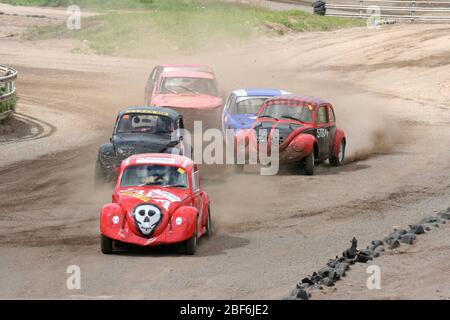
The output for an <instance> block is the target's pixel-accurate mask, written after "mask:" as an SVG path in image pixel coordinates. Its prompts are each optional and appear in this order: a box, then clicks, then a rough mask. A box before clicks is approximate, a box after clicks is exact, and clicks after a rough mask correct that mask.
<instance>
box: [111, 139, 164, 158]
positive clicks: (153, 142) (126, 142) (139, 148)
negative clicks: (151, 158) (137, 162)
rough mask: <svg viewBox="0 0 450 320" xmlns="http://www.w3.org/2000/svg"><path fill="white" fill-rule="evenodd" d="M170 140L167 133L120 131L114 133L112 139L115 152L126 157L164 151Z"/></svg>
mask: <svg viewBox="0 0 450 320" xmlns="http://www.w3.org/2000/svg"><path fill="white" fill-rule="evenodd" d="M170 141H171V135H170V134H169V133H164V134H153V133H122V134H116V135H115V136H114V139H113V143H114V147H115V149H116V152H118V153H119V154H121V155H123V157H126V158H127V157H129V156H131V155H134V154H139V153H160V152H164V150H165V148H166V147H167V145H168V144H169V143H170ZM119 149H120V150H119Z"/></svg>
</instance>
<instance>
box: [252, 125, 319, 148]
mask: <svg viewBox="0 0 450 320" xmlns="http://www.w3.org/2000/svg"><path fill="white" fill-rule="evenodd" d="M311 128H312V126H311V125H309V124H303V123H300V122H297V121H289V120H278V121H272V120H268V121H267V120H263V121H260V120H259V121H257V122H256V123H255V124H254V126H253V129H254V130H255V133H256V135H257V137H258V142H260V138H261V137H264V136H265V135H266V134H269V135H271V134H273V132H274V130H278V134H279V143H280V146H283V144H285V143H289V141H290V140H292V137H293V136H296V135H297V134H299V133H300V132H303V131H307V130H308V129H311ZM263 141H264V139H263Z"/></svg>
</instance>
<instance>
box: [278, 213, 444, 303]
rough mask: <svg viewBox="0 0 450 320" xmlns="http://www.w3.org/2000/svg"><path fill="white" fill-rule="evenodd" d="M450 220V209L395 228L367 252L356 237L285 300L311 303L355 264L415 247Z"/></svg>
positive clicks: (299, 284)
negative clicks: (403, 247) (318, 292)
mask: <svg viewBox="0 0 450 320" xmlns="http://www.w3.org/2000/svg"><path fill="white" fill-rule="evenodd" d="M447 220H450V207H449V208H448V209H447V210H444V211H441V212H439V213H437V214H436V215H434V216H427V217H425V218H423V219H422V221H421V222H420V223H418V224H413V225H410V226H409V228H407V229H395V230H394V231H393V232H391V233H390V234H389V235H388V236H386V237H385V238H384V239H383V240H373V241H372V242H371V244H370V245H369V246H367V247H366V249H363V250H358V248H357V245H358V241H357V240H356V238H353V239H352V241H351V246H350V248H348V249H347V250H345V251H344V252H343V253H342V255H341V256H340V257H338V256H336V257H335V258H334V259H330V260H328V262H327V264H326V265H325V266H324V267H323V268H321V269H319V270H318V271H317V272H314V273H313V274H312V275H311V276H308V277H305V278H303V279H302V280H300V281H299V282H298V283H297V285H296V287H295V289H294V290H292V292H291V293H290V294H289V295H288V296H287V297H285V298H284V299H286V300H309V299H310V298H311V296H312V295H311V292H312V291H313V290H315V289H318V290H321V289H323V286H326V287H332V286H334V284H335V283H336V281H339V280H342V278H344V277H345V276H346V274H347V272H348V271H349V270H350V266H352V265H354V264H356V263H367V262H368V261H371V260H373V259H375V258H377V257H379V256H380V255H381V254H382V253H383V252H384V251H385V250H386V249H387V250H393V249H396V248H398V247H400V246H401V245H402V244H404V245H412V244H413V243H414V241H415V240H416V239H417V235H421V234H425V233H426V232H428V231H431V230H432V228H433V227H434V228H436V227H439V225H440V224H445V223H446V221H447Z"/></svg>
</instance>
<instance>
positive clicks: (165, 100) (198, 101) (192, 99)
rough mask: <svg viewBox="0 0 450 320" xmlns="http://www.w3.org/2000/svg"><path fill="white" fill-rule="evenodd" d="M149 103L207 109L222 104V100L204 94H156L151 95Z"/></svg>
mask: <svg viewBox="0 0 450 320" xmlns="http://www.w3.org/2000/svg"><path fill="white" fill-rule="evenodd" d="M151 104H152V105H154V106H166V107H173V108H192V109H209V108H215V107H219V106H222V105H223V100H222V98H220V97H214V96H210V95H205V94H201V95H194V94H179V95H176V94H158V95H156V96H154V97H153V99H152V103H151Z"/></svg>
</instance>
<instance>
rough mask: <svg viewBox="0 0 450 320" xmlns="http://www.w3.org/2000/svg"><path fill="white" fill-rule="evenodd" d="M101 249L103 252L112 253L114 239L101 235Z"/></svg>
mask: <svg viewBox="0 0 450 320" xmlns="http://www.w3.org/2000/svg"><path fill="white" fill-rule="evenodd" d="M100 244H101V249H102V253H103V254H111V253H112V251H113V241H112V239H111V238H108V237H107V236H104V235H101V240H100Z"/></svg>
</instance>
